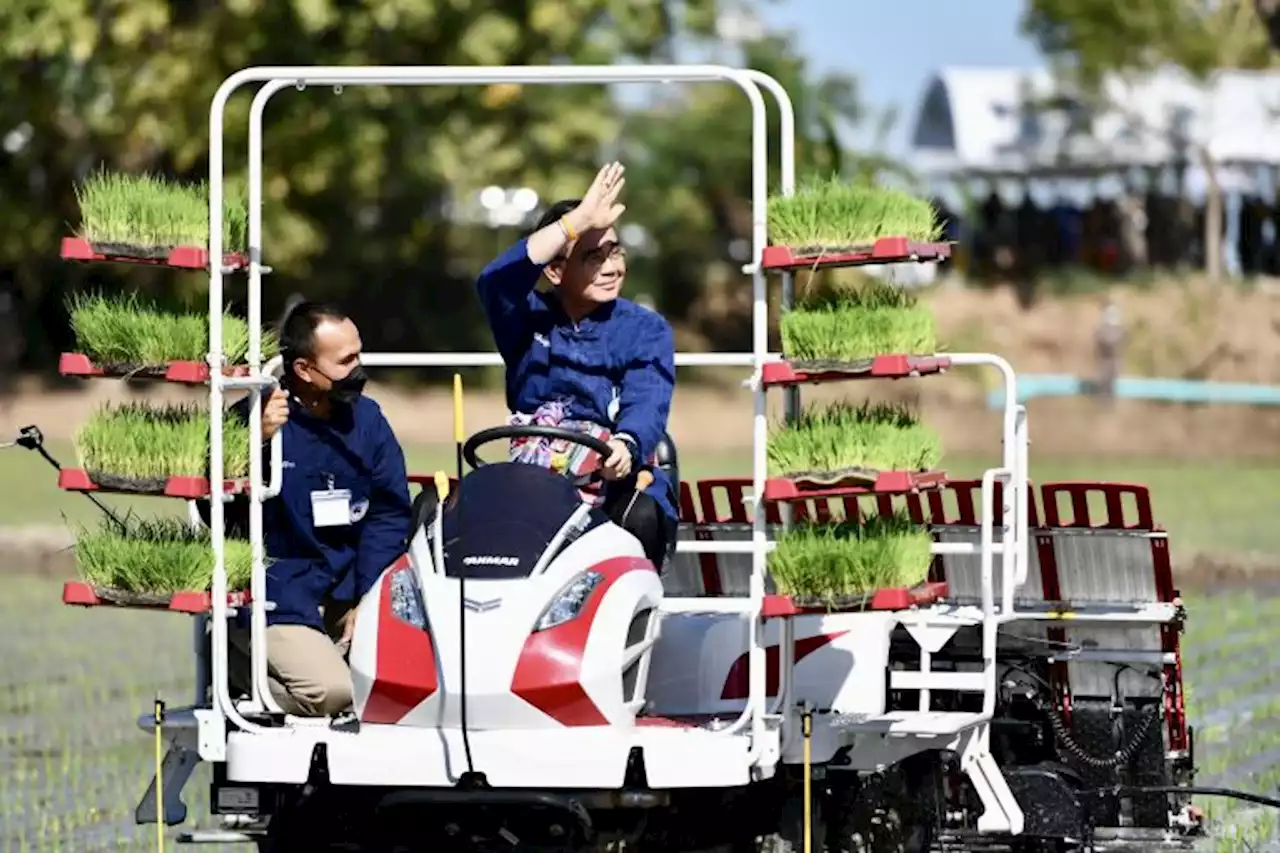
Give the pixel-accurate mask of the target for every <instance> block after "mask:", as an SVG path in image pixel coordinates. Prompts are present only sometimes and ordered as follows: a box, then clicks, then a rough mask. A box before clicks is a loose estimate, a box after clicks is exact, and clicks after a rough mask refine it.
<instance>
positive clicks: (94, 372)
mask: <svg viewBox="0 0 1280 853" xmlns="http://www.w3.org/2000/svg"><path fill="white" fill-rule="evenodd" d="M58 372H59V373H60V374H62V375H63V376H77V377H81V378H84V379H96V378H104V379H156V380H160V381H163V382H174V383H177V384H182V385H204V384H205V383H207V382H208V381H209V377H210V376H211V375H212V374H211V371H210V370H209V365H208V364H205V363H204V362H200V361H171V362H168V363H166V364H95V363H94V362H93V361H91V360H90V359H89V357H88V356H87V355H85V354H83V353H78V352H64V353H63V354H62V356H61V357H60V358H59V359H58ZM222 375H223V376H248V375H249V367H248V365H243V364H241V365H229V366H227V367H224V368H223V369H222Z"/></svg>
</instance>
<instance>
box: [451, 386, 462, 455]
mask: <svg viewBox="0 0 1280 853" xmlns="http://www.w3.org/2000/svg"><path fill="white" fill-rule="evenodd" d="M463 437H464V436H463V429H462V374H461V373H455V374H453V440H454V441H455V442H456V443H457V444H459V445H460V444H462V441H463Z"/></svg>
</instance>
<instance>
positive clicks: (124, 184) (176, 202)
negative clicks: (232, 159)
mask: <svg viewBox="0 0 1280 853" xmlns="http://www.w3.org/2000/svg"><path fill="white" fill-rule="evenodd" d="M223 189H224V192H223V195H222V217H221V219H222V228H223V240H224V243H223V245H224V246H225V248H226V250H227V252H228V253H237V254H229V255H224V257H223V258H216V259H211V258H210V257H209V252H208V240H209V228H210V225H211V223H210V217H209V185H208V183H207V182H204V181H202V182H199V183H182V182H178V181H173V180H169V179H167V178H164V177H160V176H157V175H149V174H133V175H131V174H125V173H120V172H110V171H107V170H99V171H97V172H95V173H94V174H92V175H89V176H88V177H87V178H85V180H83V181H81V182H80V183H79V184H78V185H77V186H76V201H77V202H78V204H79V207H80V225H79V227H78V228H76V233H75V236H74V237H70V238H67V239H65V240H63V243H62V256H63V257H64V258H66V259H68V260H79V261H97V260H103V261H108V260H114V261H124V262H132V263H144V264H157V265H167V266H173V267H178V268H181V269H208V267H209V265H210V263H211V262H212V261H221V262H222V263H223V264H224V266H230V267H233V268H238V267H243V266H245V256H244V254H243V253H244V252H245V251H246V248H247V232H248V216H249V211H248V205H247V204H246V198H245V190H244V187H243V186H240V185H232V186H229V187H224V188H223Z"/></svg>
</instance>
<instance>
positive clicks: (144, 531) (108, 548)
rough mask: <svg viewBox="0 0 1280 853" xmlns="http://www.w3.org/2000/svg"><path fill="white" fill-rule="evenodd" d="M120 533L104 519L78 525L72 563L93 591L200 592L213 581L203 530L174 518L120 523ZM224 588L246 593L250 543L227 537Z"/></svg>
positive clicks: (130, 519) (207, 539) (206, 533)
mask: <svg viewBox="0 0 1280 853" xmlns="http://www.w3.org/2000/svg"><path fill="white" fill-rule="evenodd" d="M123 522H124V529H121V527H120V525H117V524H116V523H115V522H114V521H110V520H107V519H104V520H103V522H102V524H101V526H100V527H98V528H96V529H89V528H86V527H81V528H80V530H79V532H78V534H77V536H76V564H77V565H78V567H79V570H80V576H81V578H82V579H83V580H84V581H85V582H86V583H89V584H91V585H93V586H94V587H95V588H97V589H102V590H114V591H118V592H125V593H134V594H143V595H145V594H147V593H157V594H159V593H174V592H187V591H196V592H199V591H204V590H207V589H209V587H210V586H211V584H212V583H213V550H212V544H211V540H210V537H209V531H208V530H207V529H203V528H201V529H199V530H196V529H193V528H192V527H191V525H190V524H189V523H188V522H186V521H185V520H182V519H177V518H138V517H136V516H133V515H129V516H126V517H125V518H124V519H123ZM224 561H225V565H226V569H227V588H228V589H229V590H232V591H240V590H244V589H248V587H249V576H250V572H251V569H252V565H253V564H252V551H251V550H250V547H249V543H248V542H245V541H243V540H238V539H227V540H226V547H225V550H224Z"/></svg>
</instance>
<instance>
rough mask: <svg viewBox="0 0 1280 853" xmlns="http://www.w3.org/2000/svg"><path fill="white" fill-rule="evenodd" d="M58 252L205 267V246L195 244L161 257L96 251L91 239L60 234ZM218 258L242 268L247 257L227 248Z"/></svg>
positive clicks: (127, 261) (71, 256)
mask: <svg viewBox="0 0 1280 853" xmlns="http://www.w3.org/2000/svg"><path fill="white" fill-rule="evenodd" d="M61 255H62V259H63V260H66V261H105V262H109V263H120V264H147V265H150V266H161V267H176V268H178V269H184V270H206V269H208V268H209V250H208V249H202V248H200V247H199V246H175V247H173V248H172V249H171V250H169V254H168V255H167V256H165V257H163V258H140V257H136V256H132V255H118V254H107V253H103V252H99V251H98V250H97V249H96V248H94V246H93V244H92V243H90V242H89V241H88V240H86V239H84V238H83V237H63V238H62V251H61ZM222 258H223V261H222V264H223V266H224V267H228V268H230V269H243V268H244V267H246V266H248V264H249V259H248V258H247V257H246V256H245V255H242V254H239V253H237V252H229V253H227V254H225V255H223V256H222Z"/></svg>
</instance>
